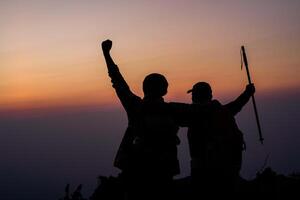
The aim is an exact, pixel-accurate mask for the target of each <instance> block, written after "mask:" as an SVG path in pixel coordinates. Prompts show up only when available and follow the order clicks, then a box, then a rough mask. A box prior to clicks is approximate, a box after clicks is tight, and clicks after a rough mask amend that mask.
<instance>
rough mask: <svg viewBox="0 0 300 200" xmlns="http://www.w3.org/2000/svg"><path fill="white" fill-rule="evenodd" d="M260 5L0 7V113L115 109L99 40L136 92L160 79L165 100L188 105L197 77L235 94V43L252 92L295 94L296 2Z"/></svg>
mask: <svg viewBox="0 0 300 200" xmlns="http://www.w3.org/2000/svg"><path fill="white" fill-rule="evenodd" d="M259 2H260V3H258V1H252V2H239V3H238V2H235V1H230V2H227V3H226V4H224V3H218V4H217V3H211V2H209V1H201V2H198V1H185V3H183V2H180V1H163V2H158V1H153V2H148V1H139V2H135V4H132V5H130V4H125V3H124V2H122V1H119V2H118V3H116V2H114V3H111V2H103V1H91V2H89V3H86V2H85V3H82V2H80V1H72V4H71V3H70V2H68V1H66V2H64V3H62V2H61V1H34V0H30V1H26V2H19V1H7V2H1V3H0V5H1V7H0V11H1V19H0V24H1V29H2V32H3V33H2V36H1V37H0V44H1V46H0V58H1V59H0V65H1V69H0V74H1V75H0V78H1V82H0V88H1V93H0V109H24V108H27V109H30V108H36V107H51V106H68V105H109V104H115V103H117V102H118V100H117V98H116V97H115V94H114V91H113V90H112V87H111V83H110V80H109V78H108V76H107V70H106V66H105V63H104V60H103V56H102V52H101V49H100V43H101V41H102V40H105V39H108V38H109V39H111V40H113V43H114V44H113V50H112V55H113V57H114V59H115V61H116V63H117V64H118V65H119V67H120V70H121V71H122V73H123V75H124V76H125V78H126V80H127V81H128V83H129V85H130V86H131V88H132V90H133V91H135V92H136V93H137V94H139V95H142V92H141V83H142V80H143V78H144V76H145V75H146V74H148V73H151V72H159V73H162V74H164V75H166V77H167V79H168V81H169V83H170V88H169V93H168V95H167V97H166V99H167V100H182V101H186V100H188V99H189V96H187V95H186V93H185V92H186V90H187V89H189V88H190V87H191V86H192V85H193V84H194V83H195V82H197V81H200V80H204V81H208V82H210V83H211V85H212V87H213V90H214V93H215V94H216V96H217V97H220V96H227V95H229V94H230V95H231V94H233V93H234V94H238V92H241V91H242V90H243V89H244V86H245V84H246V74H245V71H241V70H240V57H239V48H240V45H245V46H246V50H247V53H248V57H249V63H250V68H251V69H250V70H251V72H252V76H253V80H254V83H255V84H256V87H257V90H258V91H259V92H261V93H263V92H265V91H279V90H280V91H282V90H288V89H291V88H295V89H298V88H300V79H299V78H298V77H299V75H298V74H299V66H300V59H299V57H300V49H299V46H300V40H299V35H300V25H299V23H298V21H297V19H299V13H298V9H297V8H299V6H300V5H299V3H297V2H291V3H290V4H284V3H282V2H280V1H272V6H270V4H269V2H268V1H259Z"/></svg>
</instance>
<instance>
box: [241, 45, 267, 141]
mask: <svg viewBox="0 0 300 200" xmlns="http://www.w3.org/2000/svg"><path fill="white" fill-rule="evenodd" d="M241 53H242V59H243V61H244V64H245V68H246V72H247V77H248V82H249V84H252V81H251V78H250V73H249V68H248V60H247V56H246V51H245V47H244V46H242V47H241ZM242 64H243V63H242ZM242 67H243V65H242ZM252 103H253V108H254V113H255V118H256V124H257V128H258V133H259V140H260V142H261V144H263V141H264V138H263V137H262V132H261V128H260V123H259V118H258V112H257V108H256V102H255V98H254V94H253V95H252Z"/></svg>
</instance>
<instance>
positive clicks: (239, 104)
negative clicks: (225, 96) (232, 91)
mask: <svg viewBox="0 0 300 200" xmlns="http://www.w3.org/2000/svg"><path fill="white" fill-rule="evenodd" d="M254 93H255V86H254V84H253V83H252V84H248V85H247V86H246V89H245V90H244V92H243V93H242V94H241V95H240V96H239V97H238V98H237V99H236V100H234V101H232V102H230V103H228V104H226V107H228V109H229V110H230V111H231V113H232V114H233V115H236V114H237V113H238V112H240V111H241V110H242V108H243V107H244V106H245V105H246V103H247V102H248V101H249V99H250V98H251V96H252V95H254Z"/></svg>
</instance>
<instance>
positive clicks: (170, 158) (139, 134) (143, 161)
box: [109, 65, 189, 177]
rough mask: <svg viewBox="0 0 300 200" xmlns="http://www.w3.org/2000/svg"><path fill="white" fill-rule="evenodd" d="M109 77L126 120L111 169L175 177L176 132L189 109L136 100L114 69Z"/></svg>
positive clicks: (177, 167)
mask: <svg viewBox="0 0 300 200" xmlns="http://www.w3.org/2000/svg"><path fill="white" fill-rule="evenodd" d="M109 76H110V77H111V80H112V83H113V87H114V88H115V90H116V93H117V95H118V97H119V99H120V101H121V103H122V105H123V107H124V108H125V110H126V113H127V116H128V127H127V129H126V132H125V135H124V137H123V139H122V142H121V145H120V147H119V150H118V152H117V156H116V158H115V162H114V165H115V166H116V167H118V168H120V169H122V170H128V169H129V170H130V171H132V170H134V171H136V172H137V171H143V173H145V172H146V173H149V174H153V173H155V174H156V175H157V176H159V175H163V176H170V177H172V176H174V175H176V174H178V173H179V162H178V159H177V147H176V146H177V145H178V144H179V138H178V136H177V132H178V129H179V125H183V123H184V117H183V116H185V115H187V110H188V106H189V105H188V104H180V103H166V102H164V100H163V98H155V99H151V98H147V97H146V98H144V99H142V98H140V97H138V96H137V95H135V94H134V93H132V92H131V90H130V89H129V86H128V85H127V83H126V81H125V80H124V78H123V77H122V75H121V73H120V72H119V69H118V68H117V66H116V65H114V67H111V68H109ZM147 170H148V171H147Z"/></svg>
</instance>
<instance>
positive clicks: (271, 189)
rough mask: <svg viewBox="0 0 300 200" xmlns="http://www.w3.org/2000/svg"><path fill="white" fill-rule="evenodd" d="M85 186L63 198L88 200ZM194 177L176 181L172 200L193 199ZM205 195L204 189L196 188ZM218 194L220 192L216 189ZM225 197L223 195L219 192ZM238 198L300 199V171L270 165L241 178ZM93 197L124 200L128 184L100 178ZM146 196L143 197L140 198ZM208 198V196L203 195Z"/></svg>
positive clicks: (67, 189)
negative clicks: (278, 169)
mask: <svg viewBox="0 0 300 200" xmlns="http://www.w3.org/2000/svg"><path fill="white" fill-rule="evenodd" d="M81 188H82V187H81V185H79V186H78V187H77V189H76V190H75V191H74V192H73V193H72V194H70V192H69V185H67V187H66V189H65V197H63V198H61V200H87V199H85V198H83V197H82V195H81ZM191 188H192V184H191V178H190V177H185V178H182V179H177V180H174V184H173V192H172V194H170V199H172V200H177V199H178V200H179V199H183V200H189V199H193V196H195V195H194V194H193V190H192V189H191ZM194 192H195V191H194ZM196 192H197V193H198V194H199V193H200V196H201V189H200V188H199V190H197V191H196ZM215 192H216V193H218V192H219V191H215ZM219 197H222V194H220V195H219ZM235 197H237V199H243V200H248V199H249V200H250V199H251V200H253V199H272V200H281V199H282V200H289V199H295V200H298V199H300V174H291V175H289V176H285V175H281V174H277V173H276V172H274V171H273V170H272V169H271V168H266V169H265V170H264V171H263V172H261V173H257V175H256V178H255V179H253V180H245V179H243V178H240V180H239V184H238V188H237V192H236V194H235ZM88 199H90V200H123V199H128V198H126V191H125V190H124V185H123V184H122V181H121V180H120V179H119V178H118V177H112V176H110V177H105V176H100V177H99V184H98V186H97V188H96V189H95V191H94V193H93V194H92V195H91V197H90V198H88ZM140 199H141V200H142V199H144V198H143V197H141V198H140ZM203 199H206V198H203Z"/></svg>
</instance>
